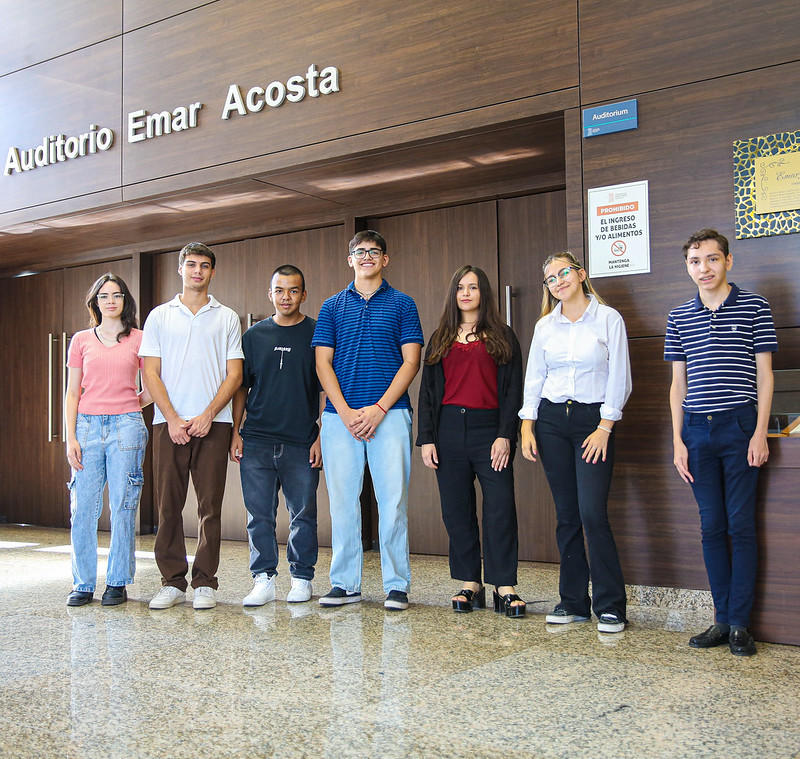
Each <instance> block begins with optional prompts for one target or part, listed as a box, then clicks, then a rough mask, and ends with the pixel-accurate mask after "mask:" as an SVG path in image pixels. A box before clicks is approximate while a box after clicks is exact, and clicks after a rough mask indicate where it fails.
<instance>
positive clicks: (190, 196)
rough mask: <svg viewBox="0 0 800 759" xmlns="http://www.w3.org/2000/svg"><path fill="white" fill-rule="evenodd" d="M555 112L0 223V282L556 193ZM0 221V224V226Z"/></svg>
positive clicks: (558, 142)
mask: <svg viewBox="0 0 800 759" xmlns="http://www.w3.org/2000/svg"><path fill="white" fill-rule="evenodd" d="M564 184H565V177H564V134H563V121H562V118H561V115H560V114H559V115H557V116H553V117H551V118H540V119H537V120H536V121H533V122H526V123H523V124H515V125H507V126H504V127H497V128H494V129H491V130H487V131H481V132H477V133H475V132H473V133H468V134H462V135H457V136H452V135H451V136H448V138H446V139H441V140H434V141H426V142H425V143H422V144H412V145H403V146H397V147H394V148H392V149H389V150H382V151H378V152H373V153H369V154H362V155H356V156H350V157H347V158H344V159H340V160H336V161H330V162H326V163H320V164H315V165H310V166H303V167H299V168H296V169H293V170H282V171H280V172H275V173H270V174H263V175H258V176H254V177H252V178H249V179H244V180H239V181H236V182H232V183H229V184H224V185H218V186H214V187H208V188H204V189H200V190H193V191H190V192H185V193H181V194H172V195H169V196H163V197H155V198H150V199H147V200H145V201H137V202H131V203H122V204H118V205H113V206H109V207H105V208H100V209H97V210H92V211H89V212H83V213H76V214H74V215H66V216H60V217H54V218H49V219H41V220H37V221H36V222H31V223H20V224H16V225H12V226H7V227H2V226H0V276H13V275H16V274H19V273H21V272H23V271H27V272H30V271H43V270H47V269H52V268H57V267H58V266H59V265H61V264H62V263H63V262H64V261H65V260H69V261H70V262H71V263H83V262H88V261H102V260H104V259H112V258H118V257H120V256H124V255H129V254H131V253H134V252H150V251H159V250H172V249H176V248H180V247H181V246H182V245H183V244H184V243H185V241H186V240H187V239H190V238H191V239H202V240H204V241H206V242H209V243H214V242H222V241H226V240H234V239H242V238H245V237H257V236H262V235H267V234H274V233H280V232H285V231H289V230H295V229H302V228H310V227H318V226H324V225H327V224H331V223H337V222H341V220H343V219H346V218H349V217H360V216H380V215H382V214H389V213H392V214H394V213H398V212H403V211H410V210H417V209H422V208H430V207H435V206H442V205H452V204H456V203H464V202H469V201H472V200H478V199H486V198H493V197H507V196H512V195H518V194H524V193H529V192H537V191H545V190H549V189H553V188H556V187H563V186H564ZM0 224H2V221H0Z"/></svg>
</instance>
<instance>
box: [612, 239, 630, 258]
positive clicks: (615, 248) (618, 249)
mask: <svg viewBox="0 0 800 759" xmlns="http://www.w3.org/2000/svg"><path fill="white" fill-rule="evenodd" d="M626 250H628V246H627V245H626V244H625V241H624V240H614V242H612V243H611V254H612V255H614V256H624V255H625V251H626Z"/></svg>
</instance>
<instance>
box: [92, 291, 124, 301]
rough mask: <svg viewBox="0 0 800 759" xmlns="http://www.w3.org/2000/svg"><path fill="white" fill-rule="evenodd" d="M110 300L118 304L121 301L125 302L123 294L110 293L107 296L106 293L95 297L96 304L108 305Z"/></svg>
mask: <svg viewBox="0 0 800 759" xmlns="http://www.w3.org/2000/svg"><path fill="white" fill-rule="evenodd" d="M110 298H113V299H114V301H116V302H117V303H118V302H119V301H121V300H125V293H111V295H109V294H108V293H100V294H99V295H98V296H97V302H98V303H108V301H109V299H110Z"/></svg>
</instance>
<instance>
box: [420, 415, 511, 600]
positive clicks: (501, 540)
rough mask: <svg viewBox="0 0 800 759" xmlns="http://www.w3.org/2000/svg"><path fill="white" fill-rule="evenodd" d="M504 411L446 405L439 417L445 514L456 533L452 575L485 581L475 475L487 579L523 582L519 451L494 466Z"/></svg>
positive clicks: (441, 494)
mask: <svg viewBox="0 0 800 759" xmlns="http://www.w3.org/2000/svg"><path fill="white" fill-rule="evenodd" d="M498 420H499V412H498V411H496V410H491V409H468V408H462V407H460V406H442V413H441V417H440V421H439V440H438V445H437V453H438V454H439V468H438V469H437V470H436V479H437V481H438V483H439V497H440V499H441V504H442V518H443V519H444V525H445V527H446V528H447V535H448V537H449V538H450V576H451V577H452V578H453V579H454V580H462V581H465V582H481V542H480V533H479V530H478V515H477V509H476V494H475V477H476V476H477V477H478V482H480V485H481V492H482V494H483V519H482V522H483V561H484V569H485V575H484V576H485V581H486V582H487V583H489V584H491V585H516V584H517V553H518V549H519V540H518V534H517V509H516V504H515V501H514V471H513V462H514V451H515V446H514V443H515V441H513V440H512V441H511V455H510V458H509V462H508V466H506V468H505V469H503V470H502V471H500V472H496V471H495V470H494V469H492V461H491V450H492V443H494V441H495V440H496V439H497V430H498Z"/></svg>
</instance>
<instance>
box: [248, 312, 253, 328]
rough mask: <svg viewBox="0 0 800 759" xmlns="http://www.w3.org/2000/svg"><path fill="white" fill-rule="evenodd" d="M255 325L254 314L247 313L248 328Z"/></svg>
mask: <svg viewBox="0 0 800 759" xmlns="http://www.w3.org/2000/svg"><path fill="white" fill-rule="evenodd" d="M252 326H253V314H247V329H250V327H252Z"/></svg>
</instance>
